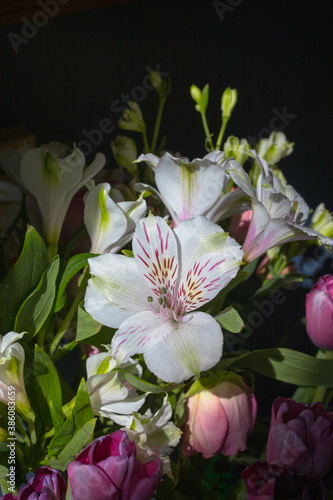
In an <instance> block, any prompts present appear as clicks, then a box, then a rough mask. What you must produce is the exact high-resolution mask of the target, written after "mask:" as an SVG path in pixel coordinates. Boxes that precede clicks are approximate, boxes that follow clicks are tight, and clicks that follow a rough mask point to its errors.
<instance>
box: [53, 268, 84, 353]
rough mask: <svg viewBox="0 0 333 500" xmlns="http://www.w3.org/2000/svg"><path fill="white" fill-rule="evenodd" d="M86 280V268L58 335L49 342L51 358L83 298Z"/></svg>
mask: <svg viewBox="0 0 333 500" xmlns="http://www.w3.org/2000/svg"><path fill="white" fill-rule="evenodd" d="M88 279H89V271H88V268H86V269H85V270H84V272H83V274H82V279H81V283H80V285H79V288H78V290H77V292H76V295H75V297H74V300H73V302H72V304H71V306H70V308H69V310H68V313H67V315H66V317H65V319H64V321H63V322H62V325H61V327H60V328H59V331H58V333H57V334H56V336H55V337H54V339H53V340H52V342H51V345H50V355H51V356H53V354H54V353H55V351H56V349H57V347H58V344H59V342H60V341H61V339H62V338H63V336H64V335H65V333H66V331H67V328H68V327H69V325H70V323H71V321H72V319H73V317H74V315H75V313H76V312H77V309H78V306H79V304H80V302H81V300H82V299H83V297H84V294H85V291H86V287H87V282H88Z"/></svg>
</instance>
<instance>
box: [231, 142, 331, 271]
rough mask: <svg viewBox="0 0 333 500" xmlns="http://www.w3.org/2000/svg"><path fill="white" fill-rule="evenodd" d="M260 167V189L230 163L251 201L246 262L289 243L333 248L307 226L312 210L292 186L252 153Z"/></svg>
mask: <svg viewBox="0 0 333 500" xmlns="http://www.w3.org/2000/svg"><path fill="white" fill-rule="evenodd" d="M251 153H252V154H253V156H254V158H255V159H256V161H258V163H259V165H260V169H261V171H260V174H259V177H258V179H257V185H256V188H254V187H253V186H252V183H251V180H250V178H249V176H248V174H247V173H246V172H245V170H244V169H243V168H242V167H241V166H240V165H239V164H238V163H237V162H236V161H235V160H229V166H228V167H227V171H228V172H229V174H230V177H231V178H232V180H233V181H234V182H235V183H236V184H237V185H238V186H239V187H240V188H241V189H242V190H243V191H244V192H245V193H246V194H247V195H248V196H249V197H250V198H251V204H252V211H253V214H252V219H251V222H250V226H249V229H248V232H247V235H246V238H245V241H244V244H243V250H244V259H245V261H246V262H251V261H252V260H254V259H256V258H257V257H259V256H260V255H263V254H264V253H266V252H267V250H269V249H270V248H273V247H275V246H277V245H282V244H283V243H287V242H289V241H297V240H319V241H321V242H322V243H324V244H325V245H328V246H333V240H332V239H330V238H327V237H325V236H323V235H322V234H320V233H318V232H317V231H315V230H314V229H311V228H309V227H305V226H304V224H305V222H306V221H307V218H308V213H309V207H308V206H307V204H306V203H305V201H304V200H303V198H302V197H301V196H300V195H299V194H298V193H297V192H296V191H295V189H294V188H293V187H292V186H290V185H285V184H283V183H282V182H281V181H280V180H279V179H278V178H277V177H276V175H275V174H274V172H273V171H272V170H271V169H269V168H268V165H267V162H266V161H265V160H263V159H262V158H260V157H259V156H258V155H257V154H256V153H255V151H251Z"/></svg>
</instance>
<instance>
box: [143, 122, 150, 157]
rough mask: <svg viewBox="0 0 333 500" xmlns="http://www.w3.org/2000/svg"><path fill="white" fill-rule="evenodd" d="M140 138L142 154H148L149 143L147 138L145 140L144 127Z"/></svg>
mask: <svg viewBox="0 0 333 500" xmlns="http://www.w3.org/2000/svg"><path fill="white" fill-rule="evenodd" d="M142 138H143V147H144V153H149V150H150V148H149V143H148V138H147V132H146V127H145V128H144V129H143V131H142Z"/></svg>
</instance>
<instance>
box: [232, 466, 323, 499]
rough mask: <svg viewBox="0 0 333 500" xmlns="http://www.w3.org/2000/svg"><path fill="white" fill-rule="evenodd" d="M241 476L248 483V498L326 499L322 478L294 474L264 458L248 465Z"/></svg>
mask: <svg viewBox="0 0 333 500" xmlns="http://www.w3.org/2000/svg"><path fill="white" fill-rule="evenodd" d="M241 476H242V478H243V479H244V481H245V484H246V499H247V500H255V499H257V500H258V499H261V500H274V499H278V498H280V499H287V498H288V499H289V500H292V499H295V500H326V493H325V490H324V486H323V484H322V482H321V480H319V479H311V478H309V477H306V476H302V475H296V474H292V472H290V471H289V470H287V469H283V468H281V467H277V466H276V465H270V464H268V463H267V462H265V461H264V460H257V461H256V462H255V463H254V464H252V465H251V466H250V467H246V469H245V470H243V472H242V474H241Z"/></svg>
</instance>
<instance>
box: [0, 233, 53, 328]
mask: <svg viewBox="0 0 333 500" xmlns="http://www.w3.org/2000/svg"><path fill="white" fill-rule="evenodd" d="M48 263H49V259H48V255H47V248H46V245H45V243H44V241H43V240H42V238H41V237H40V236H39V234H38V233H37V231H36V230H35V229H34V228H33V227H32V226H29V227H28V230H27V232H26V235H25V240H24V245H23V249H22V252H21V255H20V256H19V258H18V260H17V261H16V262H15V264H14V266H13V267H12V269H10V270H9V271H8V273H7V274H6V276H5V277H4V279H3V280H2V283H1V284H0V327H1V330H2V331H3V332H4V333H6V332H8V331H10V330H13V327H14V321H15V316H16V313H17V311H18V309H19V308H20V306H21V304H22V302H23V301H24V300H25V299H26V297H27V296H28V295H29V294H30V293H31V292H32V291H33V290H34V289H35V288H36V286H37V285H38V282H39V280H40V278H41V276H42V274H43V272H44V270H45V268H46V266H47V265H48Z"/></svg>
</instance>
